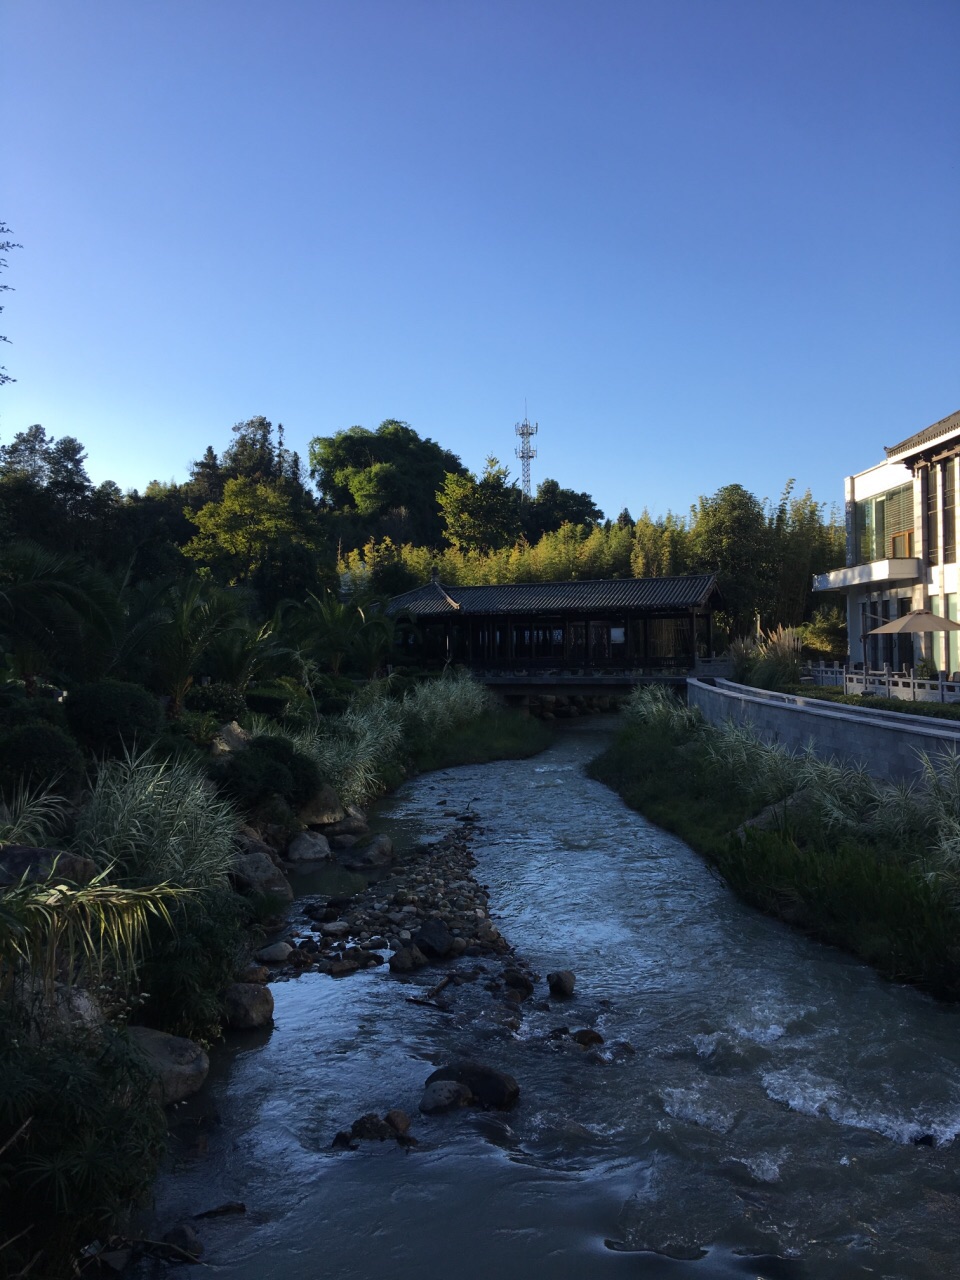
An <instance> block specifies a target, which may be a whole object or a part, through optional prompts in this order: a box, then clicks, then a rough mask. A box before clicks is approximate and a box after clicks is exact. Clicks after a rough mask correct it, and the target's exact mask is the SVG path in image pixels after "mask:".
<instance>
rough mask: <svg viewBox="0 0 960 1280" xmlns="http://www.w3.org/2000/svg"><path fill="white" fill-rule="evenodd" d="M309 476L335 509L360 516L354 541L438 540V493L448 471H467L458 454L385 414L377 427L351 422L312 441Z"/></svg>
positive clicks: (432, 541)
mask: <svg viewBox="0 0 960 1280" xmlns="http://www.w3.org/2000/svg"><path fill="white" fill-rule="evenodd" d="M309 460H310V475H311V476H312V477H313V479H314V480H315V481H316V484H317V487H318V489H319V490H320V494H321V496H322V498H323V500H324V502H325V503H326V504H327V506H329V507H331V508H332V509H333V510H334V511H338V512H342V513H345V514H347V515H350V516H354V517H359V518H360V519H359V520H358V521H357V522H356V524H355V529H354V536H355V538H356V545H360V544H361V543H363V542H365V541H366V540H367V539H368V538H369V537H371V536H379V537H382V536H384V535H385V534H388V535H389V536H391V537H394V538H396V537H400V538H401V539H402V540H407V541H413V542H419V543H426V544H430V545H436V544H437V543H439V541H440V538H441V536H442V523H441V519H440V514H439V511H438V509H437V502H436V498H435V494H436V493H437V490H438V489H439V488H440V486H441V485H442V484H443V480H444V476H445V475H447V474H448V473H451V474H455V475H463V474H464V473H465V472H464V466H463V463H462V462H461V461H460V459H459V458H458V457H457V455H456V454H455V453H451V452H450V451H449V450H447V449H443V448H441V447H440V445H438V444H437V443H435V441H433V440H431V439H429V438H421V437H420V436H419V435H418V434H417V432H416V431H415V430H414V429H413V427H411V426H410V425H409V423H406V422H400V421H399V420H398V419H396V418H387V419H386V421H384V422H381V424H380V426H379V427H378V428H377V429H376V431H368V430H367V429H366V428H365V427H350V428H349V429H348V430H346V431H338V432H337V433H336V435H333V436H317V437H316V438H315V439H313V440H311V442H310V450H309Z"/></svg>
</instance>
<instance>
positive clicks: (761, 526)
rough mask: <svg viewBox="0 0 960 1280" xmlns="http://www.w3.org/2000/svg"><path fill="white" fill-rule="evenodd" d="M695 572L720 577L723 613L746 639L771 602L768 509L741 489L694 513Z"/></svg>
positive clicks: (703, 501)
mask: <svg viewBox="0 0 960 1280" xmlns="http://www.w3.org/2000/svg"><path fill="white" fill-rule="evenodd" d="M689 542H690V559H691V564H690V567H691V569H692V570H694V571H695V572H700V573H716V575H717V584H718V586H719V588H720V592H721V594H722V595H723V598H724V602H725V609H724V613H725V615H726V617H727V619H728V622H729V624H730V626H731V628H732V629H733V631H734V632H736V633H737V634H741V635H742V634H746V633H747V632H749V631H750V630H751V629H752V628H753V627H754V626H755V623H756V619H757V617H758V616H760V617H763V616H765V615H766V614H767V612H768V610H769V607H770V603H771V598H772V577H773V574H772V565H771V535H770V530H769V526H768V523H767V515H766V512H765V510H764V507H763V503H761V502H760V501H759V499H757V498H755V497H754V496H753V494H752V493H750V492H748V491H747V490H746V489H744V488H743V486H742V485H739V484H728V485H724V486H723V488H721V489H718V490H717V492H716V493H715V494H714V495H713V496H712V497H709V498H708V497H701V498H700V500H699V502H698V503H697V505H696V506H695V507H693V508H691V512H690V540H689Z"/></svg>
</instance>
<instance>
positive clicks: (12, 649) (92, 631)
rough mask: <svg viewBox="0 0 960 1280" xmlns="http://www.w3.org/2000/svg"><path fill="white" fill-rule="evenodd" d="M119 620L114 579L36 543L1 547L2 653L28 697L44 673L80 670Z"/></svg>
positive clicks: (102, 645)
mask: <svg viewBox="0 0 960 1280" xmlns="http://www.w3.org/2000/svg"><path fill="white" fill-rule="evenodd" d="M118 619H119V606H118V603H117V598H116V593H115V591H114V590H113V589H112V588H111V584H110V582H109V579H108V578H107V577H106V576H105V575H104V574H102V573H99V572H98V571H97V570H94V569H91V568H90V567H89V566H88V565H85V564H84V563H83V561H81V560H79V559H77V557H76V556H72V555H60V554H58V553H57V552H53V551H47V550H46V549H45V548H43V547H40V546H38V545H37V544H36V543H32V542H13V543H9V544H8V545H7V546H5V547H3V548H2V549H0V653H2V654H3V655H4V656H5V657H6V659H7V665H8V667H9V669H10V670H11V671H12V673H13V674H14V675H15V676H17V677H18V678H20V679H22V680H23V681H24V684H25V686H26V691H27V694H28V696H32V694H33V693H34V692H35V690H36V685H37V680H38V679H39V678H40V677H42V676H48V677H50V676H53V677H56V678H61V677H62V675H63V673H64V672H65V671H67V672H72V673H81V672H82V668H83V666H84V659H87V660H89V658H90V656H91V652H93V651H96V650H99V649H102V648H103V647H104V646H106V645H108V644H109V642H110V638H111V635H112V633H113V630H114V628H115V626H116V624H117V621H118Z"/></svg>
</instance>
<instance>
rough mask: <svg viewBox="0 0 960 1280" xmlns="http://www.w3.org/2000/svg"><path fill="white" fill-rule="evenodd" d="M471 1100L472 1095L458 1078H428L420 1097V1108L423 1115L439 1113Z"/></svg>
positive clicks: (452, 1109)
mask: <svg viewBox="0 0 960 1280" xmlns="http://www.w3.org/2000/svg"><path fill="white" fill-rule="evenodd" d="M472 1101H473V1095H472V1094H471V1092H470V1090H469V1089H468V1088H467V1086H466V1085H465V1084H461V1083H460V1082H459V1080H432V1079H431V1080H428V1081H427V1083H426V1086H425V1088H424V1090H423V1097H422V1098H421V1099H420V1108H419V1109H420V1110H421V1111H422V1112H423V1114H424V1115H425V1116H435V1115H441V1114H442V1113H443V1112H444V1111H456V1110H457V1109H458V1108H459V1107H465V1106H466V1105H467V1103H468V1102H472Z"/></svg>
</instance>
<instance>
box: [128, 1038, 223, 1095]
mask: <svg viewBox="0 0 960 1280" xmlns="http://www.w3.org/2000/svg"><path fill="white" fill-rule="evenodd" d="M127 1034H128V1035H129V1037H130V1043H131V1044H132V1045H134V1046H135V1047H136V1048H137V1049H138V1050H139V1051H140V1054H141V1056H142V1057H143V1058H144V1059H145V1060H146V1063H147V1066H148V1067H149V1068H150V1070H151V1071H152V1072H153V1073H154V1075H155V1076H156V1077H157V1083H156V1090H157V1093H158V1095H159V1097H160V1101H161V1102H162V1103H163V1105H164V1106H169V1105H170V1103H172V1102H182V1100H183V1099H184V1098H189V1097H190V1095H191V1094H194V1093H196V1092H197V1090H198V1089H200V1088H201V1086H202V1085H203V1082H204V1080H206V1078H207V1072H208V1071H209V1070H210V1059H209V1058H208V1057H207V1055H206V1054H205V1053H204V1051H203V1050H202V1049H201V1048H200V1046H199V1045H198V1044H194V1042H193V1041H192V1040H187V1039H185V1038H184V1037H183V1036H171V1035H168V1034H167V1032H166V1031H155V1030H154V1029H153V1027H130V1028H128V1031H127Z"/></svg>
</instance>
